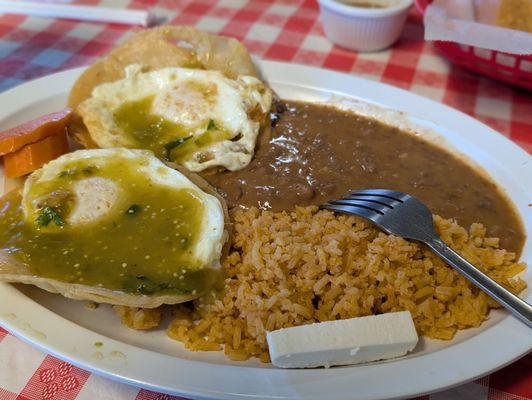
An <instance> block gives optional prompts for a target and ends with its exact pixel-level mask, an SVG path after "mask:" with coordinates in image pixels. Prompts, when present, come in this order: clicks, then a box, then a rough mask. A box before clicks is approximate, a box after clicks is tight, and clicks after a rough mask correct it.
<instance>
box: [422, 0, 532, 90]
mask: <svg viewBox="0 0 532 400" xmlns="http://www.w3.org/2000/svg"><path fill="white" fill-rule="evenodd" d="M415 3H416V8H417V9H418V11H419V12H420V13H421V15H423V14H424V12H425V8H427V6H428V5H429V3H430V0H416V1H415ZM434 46H435V47H436V48H437V49H438V50H439V51H440V52H441V53H442V54H443V55H445V56H446V57H447V58H448V59H449V60H451V61H452V62H453V63H455V64H457V65H460V66H461V67H464V68H467V69H469V70H471V71H474V72H478V73H479V74H482V75H485V76H489V77H490V78H493V79H497V80H500V81H503V82H506V83H509V84H511V85H516V86H520V87H523V88H526V89H532V54H527V55H518V54H511V53H504V52H501V51H494V50H487V49H482V48H479V47H474V46H469V45H463V44H459V43H454V42H444V41H435V42H434Z"/></svg>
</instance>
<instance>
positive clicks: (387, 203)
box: [321, 189, 408, 219]
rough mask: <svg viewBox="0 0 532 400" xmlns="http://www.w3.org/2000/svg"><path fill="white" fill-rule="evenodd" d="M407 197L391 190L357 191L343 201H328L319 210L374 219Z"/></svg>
mask: <svg viewBox="0 0 532 400" xmlns="http://www.w3.org/2000/svg"><path fill="white" fill-rule="evenodd" d="M407 197H408V195H405V194H404V193H401V192H396V191H393V190H386V189H370V190H358V191H354V192H351V193H350V194H349V195H348V196H347V197H344V198H343V199H338V200H330V201H328V202H327V203H325V204H323V205H322V206H321V208H322V209H326V210H331V211H336V212H344V213H350V214H355V215H359V216H362V217H365V218H369V219H374V218H376V217H377V216H379V215H384V214H385V213H386V211H390V210H393V209H394V208H395V207H396V206H398V205H400V204H402V203H404V201H405V200H406V198H407Z"/></svg>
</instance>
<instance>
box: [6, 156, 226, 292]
mask: <svg viewBox="0 0 532 400" xmlns="http://www.w3.org/2000/svg"><path fill="white" fill-rule="evenodd" d="M91 162H94V161H93V160H91V159H82V160H76V161H75V162H72V163H71V164H69V165H68V166H67V167H66V168H65V169H64V170H63V171H62V172H61V173H59V174H58V176H57V177H56V178H55V179H53V180H51V181H42V182H36V183H34V184H33V186H32V188H31V190H30V192H29V193H28V195H27V197H26V199H25V202H26V204H27V205H29V209H28V210H29V211H28V213H27V217H26V218H24V214H23V211H22V206H21V200H22V198H21V195H20V192H18V191H14V192H11V193H9V194H7V195H6V196H4V197H3V198H2V199H1V200H0V251H3V252H9V253H11V254H12V255H13V256H15V257H16V258H18V259H19V260H20V261H22V262H23V264H24V265H25V266H26V268H27V269H28V271H27V272H28V273H31V274H35V275H38V276H42V277H46V278H51V279H56V280H60V281H63V282H69V283H79V284H85V285H90V286H97V287H104V288H107V289H112V290H122V291H125V292H128V293H133V294H146V295H151V294H155V293H157V294H161V293H168V294H188V293H192V294H195V293H200V292H204V291H205V290H207V289H208V288H209V287H211V286H212V284H213V283H214V282H215V281H216V280H217V277H218V276H217V272H215V271H214V270H212V269H210V268H203V266H202V265H201V263H200V262H199V261H198V260H197V259H196V258H195V256H194V254H193V249H194V248H195V245H196V244H197V242H198V240H199V232H200V229H201V223H202V216H203V210H204V205H203V203H202V202H201V199H200V198H198V197H197V194H196V193H195V192H194V191H192V190H190V189H184V188H183V189H177V188H171V187H166V186H163V185H161V184H159V183H156V182H154V181H153V180H152V179H151V178H150V176H149V175H147V174H143V173H141V172H139V171H137V170H135V169H134V168H131V167H129V168H128V166H127V164H125V163H124V160H121V159H119V158H118V159H114V160H112V161H110V162H109V163H106V164H105V165H104V166H101V165H100V166H98V165H96V164H95V165H93V164H91ZM94 177H100V178H108V179H110V180H112V181H114V182H115V183H116V184H117V185H118V187H119V189H118V190H119V196H118V198H117V199H118V200H117V201H116V202H115V203H114V204H113V205H112V206H111V208H110V209H109V211H108V212H107V213H105V214H104V215H102V216H101V217H99V219H97V220H94V221H89V222H87V223H84V224H79V223H75V224H71V223H69V215H70V213H71V212H72V210H73V209H74V208H75V206H76V201H77V198H76V196H75V195H74V191H73V185H74V184H75V182H77V181H79V180H81V179H86V178H94Z"/></svg>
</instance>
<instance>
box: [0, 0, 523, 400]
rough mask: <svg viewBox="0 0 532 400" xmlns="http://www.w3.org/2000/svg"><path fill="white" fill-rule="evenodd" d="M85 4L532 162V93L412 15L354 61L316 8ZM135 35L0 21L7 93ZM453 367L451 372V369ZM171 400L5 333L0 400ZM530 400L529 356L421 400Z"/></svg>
mask: <svg viewBox="0 0 532 400" xmlns="http://www.w3.org/2000/svg"><path fill="white" fill-rule="evenodd" d="M77 3H79V4H101V5H104V6H110V7H131V8H147V7H149V8H151V9H152V10H153V11H154V12H155V13H156V14H157V15H158V16H162V17H165V18H166V19H167V20H168V21H169V22H170V23H174V24H188V25H195V26H197V27H198V28H200V29H203V30H207V31H211V32H214V33H220V34H223V35H228V36H233V37H236V38H237V39H239V40H241V41H243V42H244V44H245V45H246V46H247V48H248V49H249V50H250V51H251V52H252V53H253V54H255V55H257V56H259V57H262V58H266V59H274V60H282V61H290V62H294V63H300V64H306V65H314V66H318V67H323V68H330V69H335V70H339V71H344V72H348V73H352V74H355V75H358V76H364V77H367V78H369V79H374V80H379V81H382V82H386V83H389V84H391V85H394V86H398V87H401V88H404V89H407V90H409V91H412V92H414V93H418V94H420V95H422V96H426V97H429V98H431V99H434V100H437V101H440V102H443V103H445V104H448V105H450V106H452V107H455V108H457V109H459V110H461V111H463V112H465V113H467V114H469V115H471V116H473V117H475V118H478V119H479V120H481V121H483V122H485V123H486V124H488V125H490V126H492V127H493V128H494V129H495V130H497V131H499V132H501V133H503V134H505V135H507V136H508V137H510V138H511V139H512V140H514V141H515V142H517V143H519V144H520V145H521V146H523V147H524V148H525V149H527V150H528V151H531V152H532V96H531V95H530V93H529V92H525V91H523V90H519V89H516V88H512V87H509V86H505V85H503V84H500V83H497V82H494V81H491V80H488V79H485V78H482V77H479V76H476V75H473V74H471V73H469V72H466V71H464V70H461V69H460V68H457V67H455V66H453V65H450V64H449V62H447V61H446V60H445V59H443V58H442V57H440V56H439V55H438V54H437V53H436V52H435V51H434V49H433V47H432V46H431V44H430V43H424V42H423V39H422V38H423V27H422V25H421V19H420V17H419V16H417V15H416V14H415V13H414V12H412V13H411V15H410V17H409V19H408V22H407V25H406V28H405V30H404V32H403V34H402V36H401V38H400V40H399V42H398V43H397V44H396V45H395V46H394V47H393V48H392V49H390V50H387V51H384V52H379V53H372V54H357V53H353V52H348V51H344V50H342V49H339V48H338V47H335V46H333V45H332V44H331V43H330V42H329V41H328V40H327V39H326V38H325V37H324V34H323V28H322V26H321V24H320V22H319V20H318V6H317V4H316V1H315V0H284V1H278V2H272V1H266V0H218V1H214V0H159V1H157V0H103V1H101V0H86V1H78V2H77ZM132 31H134V29H131V28H130V27H126V26H122V25H117V24H108V25H104V24H93V23H83V22H76V21H68V20H46V19H38V18H26V17H22V16H14V15H0V91H1V90H5V89H7V88H10V87H12V86H15V85H18V84H20V83H22V82H24V81H27V80H29V79H32V78H35V77H39V76H43V75H46V74H49V73H52V72H55V71H58V70H63V69H67V68H72V67H76V66H80V65H86V64H88V63H90V62H91V61H93V60H94V59H95V58H96V57H98V56H101V55H102V54H105V53H106V52H107V51H108V50H109V49H110V48H112V47H113V46H114V45H116V44H117V43H119V42H120V41H122V40H124V39H125V38H126V37H127V36H128V35H129V34H131V32H132ZM450 367H452V366H450ZM12 399H21V400H22V399H24V400H37V399H39V400H40V399H50V400H52V399H55V400H59V399H61V400H71V399H76V400H94V399H99V400H106V399H118V400H126V399H127V400H133V399H135V400H155V399H157V400H174V399H179V398H178V397H173V396H168V395H163V394H159V393H154V392H150V391H147V390H139V389H136V388H133V387H130V386H127V385H124V384H120V383H116V382H112V381H110V380H107V379H104V378H101V377H99V376H97V375H94V374H90V373H88V372H85V371H83V370H81V369H79V368H76V367H74V366H71V365H69V364H67V363H64V362H62V361H60V360H57V359H55V358H53V357H51V356H47V355H45V354H43V353H41V352H40V351H38V350H36V349H34V348H32V347H30V346H28V345H26V344H24V343H23V342H21V341H20V340H18V339H16V338H15V337H14V336H12V335H10V334H8V333H7V332H6V331H4V330H2V329H1V328H0V400H12ZM429 399H430V400H462V399H464V400H465V399H467V400H486V399H491V400H507V399H508V400H509V399H513V400H523V399H532V356H531V355H529V356H527V357H525V358H522V359H521V360H519V361H517V362H516V363H514V364H512V365H511V366H509V367H506V368H504V369H502V370H500V371H499V372H496V373H494V374H492V375H490V376H488V377H484V378H481V379H479V380H477V381H475V382H474V383H469V384H466V385H462V386H460V387H457V388H455V389H451V390H447V391H444V392H440V393H437V394H433V395H430V396H424V397H420V398H417V399H416V400H429Z"/></svg>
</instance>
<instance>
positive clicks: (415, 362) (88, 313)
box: [0, 62, 532, 400]
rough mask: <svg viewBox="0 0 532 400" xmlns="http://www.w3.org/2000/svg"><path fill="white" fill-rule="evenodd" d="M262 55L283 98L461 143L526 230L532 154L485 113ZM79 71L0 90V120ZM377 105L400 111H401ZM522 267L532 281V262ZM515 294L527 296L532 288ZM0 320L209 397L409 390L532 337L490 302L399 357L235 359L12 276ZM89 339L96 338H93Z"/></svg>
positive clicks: (146, 382)
mask: <svg viewBox="0 0 532 400" xmlns="http://www.w3.org/2000/svg"><path fill="white" fill-rule="evenodd" d="M260 67H261V70H262V72H263V75H264V76H265V78H266V79H267V80H268V81H269V82H270V84H271V85H272V87H273V88H274V89H275V90H276V91H277V92H278V93H279V94H280V96H281V97H282V98H285V99H303V100H310V101H333V102H337V103H342V104H343V105H344V106H346V107H351V108H355V109H357V110H359V111H360V112H365V113H368V114H378V115H380V116H382V117H383V118H384V119H388V118H391V119H392V120H395V121H399V122H401V124H406V125H409V124H410V125H412V124H415V125H416V126H417V128H416V130H417V131H418V132H422V134H425V135H426V136H427V137H428V138H429V139H430V140H433V141H437V142H439V143H440V144H442V143H444V144H445V145H446V146H448V147H450V148H453V149H454V151H458V152H460V153H462V154H464V155H466V156H467V157H468V158H469V159H470V160H472V161H473V162H474V163H476V164H478V165H480V166H482V167H483V168H484V169H485V170H486V171H487V172H488V173H489V174H490V175H491V176H492V177H493V179H494V180H495V181H496V182H498V183H499V184H500V185H501V187H502V188H503V189H504V190H505V191H506V192H507V193H508V195H509V196H510V197H511V198H512V200H513V201H514V202H515V204H516V206H517V208H518V210H519V212H520V214H521V215H522V217H523V220H524V222H525V225H526V227H525V229H526V231H527V232H528V233H529V236H530V232H532V221H531V219H530V207H529V203H530V201H531V199H532V192H531V188H532V174H531V158H530V156H529V155H528V154H527V153H526V152H525V151H523V150H522V149H520V148H519V147H518V146H516V145H515V144H513V143H512V142H510V141H509V140H507V139H506V138H504V137H503V136H501V135H499V134H497V133H496V132H495V131H493V130H492V129H490V128H489V127H487V126H486V125H483V124H481V123H480V122H478V121H476V120H474V119H472V118H470V117H468V116H466V115H464V114H462V113H460V112H458V111H455V110H453V109H451V108H449V107H446V106H443V105H441V104H439V103H436V102H433V101H431V100H428V99H425V98H423V97H419V96H416V95H414V94H411V93H408V92H406V91H403V90H400V89H396V88H393V87H390V86H387V85H383V84H380V83H376V82H373V81H368V80H364V79H359V78H356V77H353V76H350V75H346V74H340V73H336V72H330V71H325V70H320V69H316V68H309V67H304V66H299V65H289V64H284V63H276V62H260ZM81 71H82V69H81V68H79V69H75V70H70V71H65V72H61V73H57V74H54V75H50V76H47V77H44V78H41V79H38V80H35V81H33V82H29V83H26V84H24V85H21V86H19V87H16V88H14V89H11V90H9V91H7V92H4V93H3V94H1V95H0V128H6V127H9V126H13V125H15V124H17V123H21V122H23V121H26V120H28V119H30V118H34V117H36V116H39V115H42V114H45V113H48V112H52V111H56V110H58V109H61V108H62V107H64V105H65V102H66V98H67V94H68V92H69V90H70V87H71V86H72V84H73V82H74V81H75V79H76V78H77V76H78V75H79V74H80V73H81ZM346 99H357V100H364V101H365V102H369V103H372V104H373V105H370V106H368V105H367V104H365V103H359V102H358V103H357V102H356V101H355V102H353V101H346ZM375 105H376V106H377V107H375ZM381 106H382V107H387V108H390V109H395V110H400V111H403V112H405V113H406V116H401V115H398V114H397V113H394V112H390V111H386V110H384V109H383V108H382V107H381ZM0 178H1V175H0ZM531 253H532V244H531V241H530V240H528V241H527V242H526V246H525V249H524V251H523V254H522V259H523V260H524V261H526V262H528V263H529V264H532V262H531V261H532V259H531ZM525 279H526V280H527V281H528V283H529V285H530V284H532V270H531V269H530V268H529V269H528V272H527V274H526V275H525ZM522 296H524V298H526V299H527V300H528V301H529V302H530V301H531V300H532V295H531V292H530V290H528V291H527V292H526V293H524V294H522ZM0 324H1V325H2V326H4V327H5V328H7V329H8V330H10V331H11V332H13V333H14V334H15V335H17V336H18V337H20V338H22V339H23V340H26V341H27V342H29V343H31V344H33V345H34V346H36V347H38V348H40V349H42V350H44V351H46V352H48V353H51V354H53V355H56V356H57V357H59V358H62V359H64V360H67V361H69V362H72V363H73V364H75V365H77V366H79V367H81V368H84V369H87V370H90V371H93V372H95V373H98V374H101V375H104V376H107V377H109V378H112V379H116V380H119V381H122V382H126V383H129V384H133V385H137V386H142V387H145V388H148V389H152V390H156V391H163V392H167V393H171V394H179V395H183V396H189V397H196V398H213V399H244V398H256V399H294V398H305V399H320V400H321V399H326V398H334V399H344V398H345V399H391V398H401V397H408V396H415V395H419V394H422V393H428V392H432V391H436V390H442V389H445V388H448V387H450V386H453V385H457V384H460V383H463V382H465V381H468V380H472V379H474V378H476V377H479V376H482V375H485V374H488V373H489V372H491V371H493V370H495V369H497V368H500V367H502V366H504V365H506V364H508V363H510V362H511V361H513V360H515V359H516V358H518V357H519V356H521V355H523V354H525V353H526V352H527V351H528V350H529V349H530V348H531V347H532V335H530V331H529V330H528V328H526V327H525V326H524V325H523V324H522V323H520V322H518V321H517V320H516V319H515V318H513V317H511V316H509V315H508V314H507V313H506V312H504V311H501V310H498V311H492V313H491V314H490V319H489V321H487V322H485V323H484V324H483V325H482V326H481V327H480V328H478V329H469V330H466V331H461V332H460V333H459V334H458V335H457V336H456V338H455V339H454V340H452V341H448V342H445V341H437V340H426V339H423V340H421V342H420V344H419V345H418V346H417V348H416V349H415V351H414V352H413V353H412V354H410V355H409V356H407V357H404V358H402V359H398V360H392V361H388V362H381V363H373V364H368V365H358V366H350V367H342V368H331V369H314V370H281V369H275V368H272V367H271V365H264V364H261V363H259V362H258V361H256V360H250V361H248V362H245V363H238V362H231V361H229V360H227V359H226V358H225V357H224V356H223V354H221V353H218V352H215V353H213V352H198V353H196V352H189V351H186V350H184V349H183V347H182V346H181V344H180V343H177V342H175V341H172V340H170V339H169V338H167V337H166V335H165V333H164V330H163V329H158V330H154V331H150V332H137V331H133V330H130V329H128V328H126V327H124V326H122V325H120V322H119V319H118V317H117V316H116V315H114V313H113V312H112V310H111V308H110V307H109V306H100V307H98V309H96V310H87V309H85V308H84V306H83V302H78V301H72V300H67V299H65V298H63V297H61V296H58V295H53V294H50V293H47V292H44V291H41V290H39V289H36V288H33V287H30V286H23V285H9V284H0ZM95 342H102V343H103V346H102V347H96V346H95Z"/></svg>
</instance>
